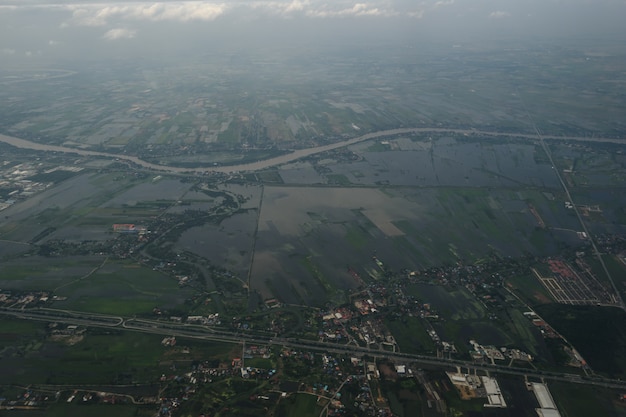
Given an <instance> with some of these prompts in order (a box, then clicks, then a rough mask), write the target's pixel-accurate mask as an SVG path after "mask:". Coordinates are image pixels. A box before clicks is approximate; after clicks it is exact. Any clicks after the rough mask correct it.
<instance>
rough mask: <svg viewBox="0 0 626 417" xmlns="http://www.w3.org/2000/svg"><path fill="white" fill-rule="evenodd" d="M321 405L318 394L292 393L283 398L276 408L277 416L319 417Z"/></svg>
mask: <svg viewBox="0 0 626 417" xmlns="http://www.w3.org/2000/svg"><path fill="white" fill-rule="evenodd" d="M320 410H321V407H320V406H319V405H318V403H317V396H316V395H309V394H292V395H290V396H289V397H287V398H285V399H282V400H281V401H280V404H279V406H278V408H277V410H276V416H277V417H318V416H319V415H320Z"/></svg>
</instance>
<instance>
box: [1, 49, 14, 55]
mask: <svg viewBox="0 0 626 417" xmlns="http://www.w3.org/2000/svg"><path fill="white" fill-rule="evenodd" d="M0 53H2V55H14V54H15V49H11V48H3V49H0Z"/></svg>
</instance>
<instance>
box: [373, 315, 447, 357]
mask: <svg viewBox="0 0 626 417" xmlns="http://www.w3.org/2000/svg"><path fill="white" fill-rule="evenodd" d="M422 320H424V319H421V318H419V317H402V318H401V319H395V320H391V319H389V318H387V319H386V320H385V325H386V326H387V328H388V329H389V330H390V331H391V333H392V334H393V337H394V339H395V340H396V343H397V344H398V346H399V347H400V352H404V353H434V352H435V344H434V342H433V340H432V339H431V337H430V336H429V335H428V332H427V331H426V327H425V326H424V323H423V322H422Z"/></svg>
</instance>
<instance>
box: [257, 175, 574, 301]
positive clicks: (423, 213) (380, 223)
mask: <svg viewBox="0 0 626 417" xmlns="http://www.w3.org/2000/svg"><path fill="white" fill-rule="evenodd" d="M529 204H532V206H533V207H534V209H535V210H536V211H537V212H538V213H541V216H542V217H543V218H544V219H545V220H544V222H545V223H546V224H548V225H558V226H561V227H567V226H570V227H571V222H573V221H575V220H573V219H571V218H569V217H567V216H566V217H565V218H561V217H560V216H559V213H560V210H563V211H565V210H566V209H565V208H564V207H561V206H557V205H555V204H553V201H552V200H551V199H549V198H547V197H546V196H545V195H544V194H543V193H541V192H540V191H536V190H526V189H523V190H519V191H513V190H508V189H504V190H500V189H495V190H494V189H490V190H488V189H482V188H436V189H432V188H426V189H413V188H381V189H376V188H351V187H347V188H332V187H325V188H319V187H316V188H307V187H285V186H281V187H270V186H266V187H265V195H264V198H263V203H262V206H261V207H262V209H261V214H260V217H259V229H258V234H257V243H256V252H255V255H254V261H253V265H252V276H251V285H252V288H254V289H256V290H258V291H259V292H260V293H261V294H262V296H263V297H265V298H272V297H278V298H280V299H283V300H284V301H285V302H295V303H301V302H303V301H304V302H305V303H307V302H308V301H306V300H313V299H316V300H323V299H324V298H325V296H332V295H333V294H332V293H333V291H334V290H346V289H349V288H352V287H353V284H354V283H353V282H351V280H350V277H349V275H348V274H347V273H346V266H351V267H353V268H357V269H358V271H359V273H363V274H364V275H368V272H363V271H364V270H366V271H367V270H369V269H371V267H372V265H373V263H372V264H371V265H370V261H369V260H368V259H369V258H371V256H372V255H374V254H376V256H377V258H378V259H379V260H381V261H382V262H383V263H384V265H386V266H387V267H389V268H392V269H396V270H397V269H400V268H408V269H418V268H420V267H427V266H432V265H437V264H441V263H445V262H455V261H457V260H459V259H463V260H469V261H471V262H474V261H477V260H479V259H481V258H482V257H484V256H486V255H488V254H489V253H490V251H495V252H496V253H500V254H502V255H507V256H521V255H522V254H523V253H524V251H528V252H530V253H544V254H546V253H555V252H556V251H557V249H558V247H559V242H563V241H565V242H570V243H573V244H580V239H579V238H578V237H577V236H575V235H571V234H569V235H568V234H565V235H560V234H554V233H552V231H551V230H548V229H547V228H541V227H540V226H539V223H538V221H537V218H536V216H534V215H533V214H532V213H531V210H530V209H529ZM442 231H443V232H442ZM270 287H272V288H273V289H275V290H277V291H279V292H280V294H279V293H276V292H274V291H273V290H271V289H270Z"/></svg>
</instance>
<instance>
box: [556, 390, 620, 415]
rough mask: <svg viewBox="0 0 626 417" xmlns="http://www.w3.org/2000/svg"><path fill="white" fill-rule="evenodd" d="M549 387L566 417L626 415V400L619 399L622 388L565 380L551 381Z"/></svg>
mask: <svg viewBox="0 0 626 417" xmlns="http://www.w3.org/2000/svg"><path fill="white" fill-rule="evenodd" d="M548 387H549V389H550V392H551V394H552V397H553V398H554V401H555V403H556V405H557V407H558V409H559V411H560V412H561V415H562V416H564V417H587V416H606V417H623V416H626V402H624V401H620V400H619V399H618V398H619V395H620V394H622V391H620V390H612V389H606V388H599V387H589V386H581V385H578V384H568V383H565V382H551V383H549V384H548Z"/></svg>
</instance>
